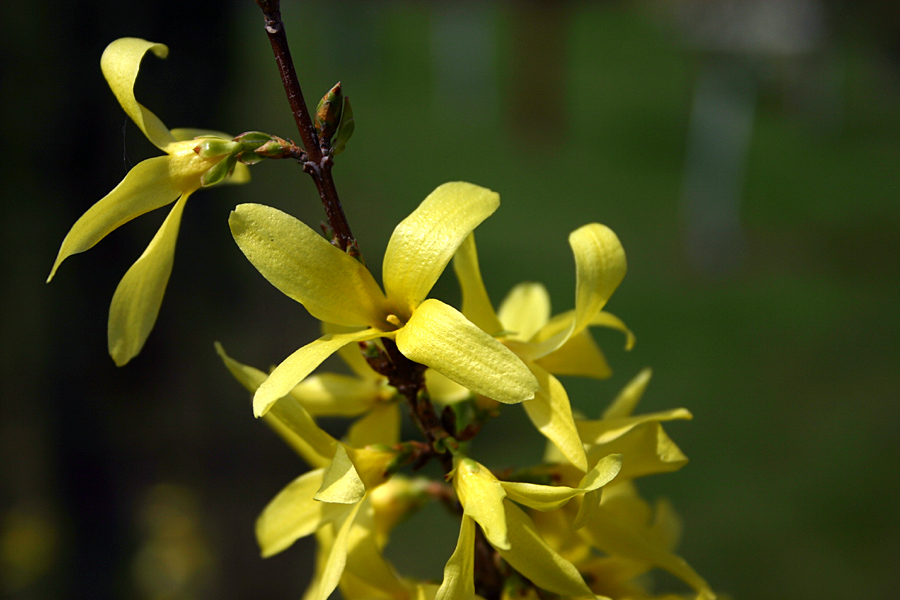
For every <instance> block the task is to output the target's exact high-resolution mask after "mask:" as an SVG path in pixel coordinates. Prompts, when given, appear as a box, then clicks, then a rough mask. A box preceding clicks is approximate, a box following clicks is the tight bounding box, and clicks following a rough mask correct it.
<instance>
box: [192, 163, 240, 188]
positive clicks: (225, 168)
mask: <svg viewBox="0 0 900 600" xmlns="http://www.w3.org/2000/svg"><path fill="white" fill-rule="evenodd" d="M236 163H237V156H236V155H232V156H228V157H226V158H223V159H222V160H220V161H219V162H217V163H216V164H214V165H213V166H212V167H210V169H209V170H208V171H207V172H206V173H204V174H203V175H201V176H200V185H202V186H203V187H209V186H211V185H215V184H217V183H219V182H220V181H222V180H223V179H225V178H226V177H228V175H229V174H230V173H231V171H232V170H234V165H235V164H236Z"/></svg>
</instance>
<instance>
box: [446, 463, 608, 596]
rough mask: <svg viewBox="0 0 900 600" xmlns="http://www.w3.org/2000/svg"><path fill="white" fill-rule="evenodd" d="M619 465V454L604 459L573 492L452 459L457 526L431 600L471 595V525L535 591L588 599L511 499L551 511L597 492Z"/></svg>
mask: <svg viewBox="0 0 900 600" xmlns="http://www.w3.org/2000/svg"><path fill="white" fill-rule="evenodd" d="M621 466H622V457H621V456H620V455H610V456H607V457H606V458H604V459H603V460H601V461H598V463H597V465H595V467H594V468H593V469H591V470H590V471H589V472H588V473H587V474H586V475H585V476H584V477H583V478H582V480H581V481H580V482H579V483H578V484H577V486H576V487H567V486H547V485H538V484H533V483H520V482H510V481H500V480H498V479H497V478H496V477H495V476H494V475H493V474H492V473H491V472H490V471H489V470H488V469H487V468H485V467H484V465H481V464H479V463H477V462H475V461H474V460H472V459H469V458H463V459H458V460H457V461H456V468H455V470H454V471H453V473H452V474H451V475H452V477H453V486H454V488H455V490H456V494H457V496H458V497H459V501H460V503H461V504H462V506H463V517H462V525H461V527H460V532H459V540H458V542H457V545H456V550H455V551H454V552H453V555H452V556H451V557H450V560H449V561H447V566H446V567H445V568H444V582H443V584H442V585H441V588H440V590H439V591H438V594H437V599H436V600H469V599H471V598H473V597H474V596H475V584H474V562H475V558H474V546H475V524H476V523H477V524H478V525H479V526H480V527H481V529H482V531H483V532H484V535H485V538H486V539H487V541H488V542H489V543H490V544H491V546H493V547H494V549H495V550H497V552H498V553H499V554H500V556H501V557H503V559H504V560H505V561H506V562H508V563H509V564H510V565H511V566H512V567H513V568H514V569H515V570H516V571H518V572H519V573H520V574H521V575H523V576H524V577H527V578H528V579H529V580H530V581H531V582H532V583H534V584H535V585H537V586H538V587H540V588H542V589H544V590H547V591H548V592H551V593H554V594H560V595H563V596H570V597H576V598H579V597H586V598H591V597H593V594H592V593H591V591H590V588H589V587H588V586H587V584H586V583H585V581H584V579H583V578H582V576H581V574H580V573H579V572H578V569H576V568H575V566H574V565H573V564H572V563H571V562H570V561H568V560H567V559H566V558H564V557H563V556H561V555H560V554H559V553H557V552H556V551H555V550H554V549H553V548H551V547H550V545H549V544H547V542H545V541H544V539H543V538H542V537H541V535H540V533H539V532H538V531H537V528H536V526H535V524H534V522H533V521H532V520H531V518H530V517H529V516H528V514H527V513H526V512H525V511H523V510H522V509H520V508H519V507H518V506H516V505H515V504H513V502H511V500H514V501H515V502H517V503H519V504H522V505H524V506H527V507H530V508H532V509H534V510H538V511H548V510H554V509H557V508H559V507H561V506H563V505H565V504H566V503H568V502H569V500H572V499H573V498H576V497H579V496H581V495H584V494H586V493H589V492H595V491H599V490H600V488H601V487H603V486H604V485H606V484H607V483H609V482H610V481H612V480H613V478H614V477H615V476H616V475H617V474H618V472H619V469H620V468H621Z"/></svg>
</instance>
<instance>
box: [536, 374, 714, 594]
mask: <svg viewBox="0 0 900 600" xmlns="http://www.w3.org/2000/svg"><path fill="white" fill-rule="evenodd" d="M649 381H650V370H649V369H645V370H643V371H641V373H639V374H638V375H637V376H636V377H635V378H634V379H632V381H631V382H630V383H628V385H626V386H625V388H624V389H623V390H622V392H621V393H620V394H619V395H618V396H617V397H616V399H615V400H614V401H613V403H612V404H611V405H610V406H609V408H607V409H606V411H604V414H603V418H601V419H598V420H591V421H582V420H579V421H576V424H577V427H578V431H579V433H580V435H581V437H582V440H583V441H584V443H585V446H586V447H587V455H588V460H589V461H590V462H594V461H598V460H605V459H603V458H599V457H605V456H606V455H607V454H609V453H611V452H616V453H621V454H622V455H623V456H624V459H623V462H622V469H621V471H620V472H619V474H618V477H616V480H615V481H614V482H612V483H611V484H610V485H607V486H605V487H604V488H603V493H602V496H601V495H600V493H599V492H600V491H599V490H597V491H593V490H591V491H588V492H586V493H585V494H584V496H583V497H582V503H581V506H580V507H579V506H575V505H572V504H570V505H568V506H565V507H562V508H561V509H560V510H556V511H553V512H551V513H545V514H535V515H534V520H535V521H536V523H537V525H538V529H539V530H540V531H541V533H542V535H543V536H544V539H546V540H548V542H549V543H551V545H553V546H554V547H555V548H556V549H557V551H559V552H560V553H561V554H563V555H564V556H566V557H567V558H568V559H569V560H572V561H573V562H574V563H575V564H576V565H577V566H578V568H579V570H580V571H581V572H582V573H586V574H590V575H591V576H592V577H591V580H592V582H593V583H592V589H593V590H594V592H595V593H598V594H608V595H611V596H618V595H620V594H621V595H625V596H627V597H629V598H631V597H633V598H649V596H648V595H646V594H645V593H643V592H641V593H637V592H635V591H634V590H639V589H640V586H639V585H638V584H637V583H636V582H634V581H633V579H634V578H635V577H637V576H638V575H641V574H643V573H645V572H647V571H649V570H650V569H652V568H654V567H655V568H661V569H664V570H666V571H668V572H670V573H671V574H673V575H675V576H676V577H678V578H680V579H682V580H683V581H684V582H685V583H687V584H688V585H690V586H691V587H693V588H694V589H695V590H696V592H697V593H698V594H699V597H701V598H704V599H710V598H715V594H713V592H712V590H711V589H710V587H709V585H708V584H707V583H706V581H705V580H704V579H703V578H702V577H700V576H699V575H698V574H697V572H696V571H694V570H693V569H692V568H691V566H690V565H689V564H688V563H687V562H686V561H685V560H684V559H682V558H681V557H679V556H678V555H676V554H674V553H673V552H672V549H673V548H674V546H675V545H676V543H677V541H678V540H677V538H678V531H680V528H679V525H678V523H677V517H676V516H675V514H674V511H673V510H672V509H671V507H670V506H669V505H668V504H667V503H664V502H661V503H659V504H658V505H657V507H656V510H655V514H654V511H653V510H651V509H650V507H649V505H647V503H646V502H645V501H644V500H643V499H641V498H640V496H639V495H638V494H637V490H636V489H635V487H634V485H633V484H632V483H631V480H632V479H634V478H636V477H641V476H644V475H650V474H655V473H665V472H670V471H674V470H677V469H679V468H681V467H682V466H684V464H686V463H687V457H685V456H684V454H683V453H682V452H681V450H680V449H679V448H678V446H677V445H675V443H674V442H673V441H672V440H671V439H670V438H669V437H668V436H667V435H666V433H665V431H663V429H662V425H661V422H662V421H669V420H673V419H690V418H691V413H690V412H688V411H687V410H685V409H683V408H678V409H674V410H669V411H662V412H657V413H650V414H646V415H639V416H631V413H632V411H633V410H634V407H635V406H636V405H637V403H638V401H639V400H640V399H641V396H642V395H643V393H644V390H645V389H646V387H647V384H648V383H649ZM547 459H548V460H550V461H557V460H563V457H562V456H561V455H560V454H559V451H558V450H557V449H555V448H552V447H550V446H548V452H547ZM553 470H554V472H555V473H556V474H557V475H559V476H560V478H561V480H562V481H563V482H571V481H577V479H576V478H577V477H578V475H579V473H580V472H579V471H578V470H576V469H574V468H572V467H571V466H568V467H567V465H565V464H558V465H556V466H555V467H554V469H553ZM585 544H586V545H585ZM591 548H596V549H597V550H599V551H600V552H602V553H603V554H604V555H605V556H604V558H603V559H598V558H597V557H596V556H595V554H594V553H593V552H591ZM624 590H631V591H629V592H628V593H625V592H624Z"/></svg>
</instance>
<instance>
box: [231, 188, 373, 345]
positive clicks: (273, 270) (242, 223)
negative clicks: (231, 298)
mask: <svg viewBox="0 0 900 600" xmlns="http://www.w3.org/2000/svg"><path fill="white" fill-rule="evenodd" d="M228 224H229V225H230V226H231V233H232V235H234V239H235V241H236V242H237V244H238V246H240V248H241V251H243V253H244V254H245V255H246V256H247V258H248V259H249V260H250V262H251V263H253V266H254V267H256V268H257V269H258V270H259V272H260V273H262V275H263V277H265V278H266V279H268V280H269V282H271V283H272V285H274V286H275V287H277V288H278V289H279V290H281V291H282V292H283V293H284V294H286V295H287V296H289V297H291V298H293V299H294V300H296V301H297V302H299V303H300V304H302V305H303V306H305V307H306V310H308V311H309V313H310V314H311V315H312V316H314V317H315V318H317V319H319V320H320V321H327V322H329V323H337V324H339V325H345V326H348V327H362V326H375V327H382V328H384V329H387V328H389V325H388V324H387V323H385V322H384V321H383V316H384V315H383V309H384V305H385V298H384V294H383V293H382V292H381V288H379V287H378V284H377V283H376V282H375V280H374V279H373V278H372V275H371V274H370V273H369V271H368V270H367V269H366V267H365V266H363V265H362V263H360V262H359V261H358V260H356V259H354V258H352V257H351V256H350V255H348V254H347V253H346V252H341V251H340V250H339V249H338V248H335V247H334V246H332V245H331V244H330V243H328V241H327V240H325V239H324V238H323V237H322V236H321V235H319V234H317V233H316V232H315V231H313V230H312V229H310V228H309V227H307V226H306V225H304V224H303V223H301V222H300V221H298V220H297V219H295V218H294V217H291V216H290V215H287V214H285V213H283V212H281V211H280V210H277V209H274V208H272V207H270V206H263V205H261V204H241V205H239V206H238V207H237V208H235V210H234V211H233V212H232V213H231V217H230V218H229V219H228Z"/></svg>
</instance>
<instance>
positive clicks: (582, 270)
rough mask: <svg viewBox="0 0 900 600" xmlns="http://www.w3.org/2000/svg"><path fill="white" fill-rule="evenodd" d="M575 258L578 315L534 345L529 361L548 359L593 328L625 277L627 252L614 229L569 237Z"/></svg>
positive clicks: (588, 228) (590, 228) (591, 228)
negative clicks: (572, 339) (578, 335)
mask: <svg viewBox="0 0 900 600" xmlns="http://www.w3.org/2000/svg"><path fill="white" fill-rule="evenodd" d="M569 245H570V246H571V247H572V252H573V254H575V273H576V277H575V311H574V314H572V316H571V317H568V318H569V319H570V320H569V321H567V326H566V327H565V328H564V329H561V330H559V331H558V332H556V333H555V334H553V335H552V336H550V337H547V338H545V337H544V335H543V333H544V332H541V335H540V336H539V338H540V339H541V341H540V342H539V343H536V344H532V347H531V348H529V349H528V357H529V358H532V359H536V358H540V357H542V356H546V355H547V354H549V353H551V352H553V351H554V350H556V349H557V348H560V347H561V346H562V345H563V344H565V343H566V342H567V341H568V340H569V338H570V337H572V336H573V335H576V334H577V333H579V332H581V331H582V330H583V329H584V328H585V327H587V326H588V325H590V323H591V320H592V319H594V317H595V316H596V315H597V313H599V312H600V310H601V309H602V308H603V307H604V306H605V305H606V302H607V301H608V300H609V297H610V296H612V293H613V292H614V291H615V290H616V288H617V287H619V284H620V283H621V282H622V279H623V278H624V277H625V270H626V263H625V250H624V249H623V248H622V244H621V242H619V238H617V237H616V234H615V233H613V232H612V230H611V229H609V228H608V227H606V226H604V225H600V224H599V223H591V224H589V225H585V226H583V227H579V228H578V229H576V230H575V231H573V232H572V233H571V234H570V235H569Z"/></svg>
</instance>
